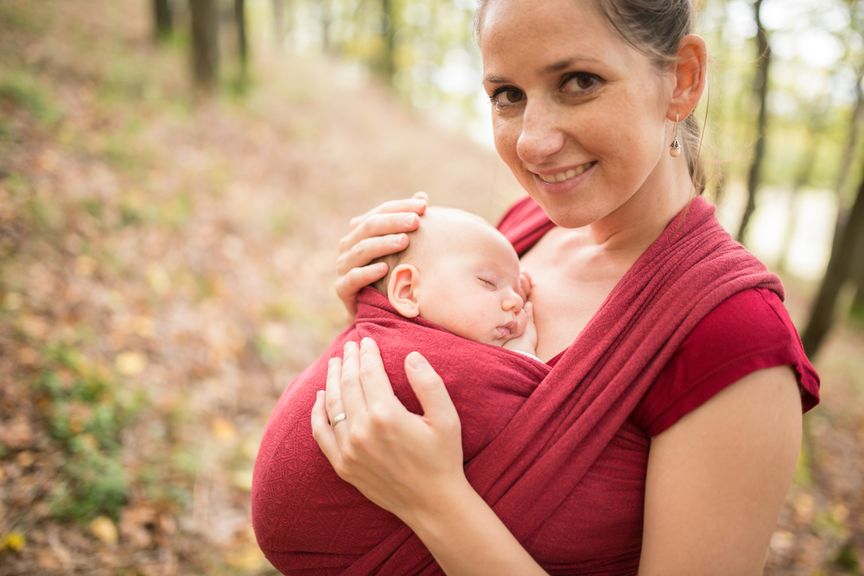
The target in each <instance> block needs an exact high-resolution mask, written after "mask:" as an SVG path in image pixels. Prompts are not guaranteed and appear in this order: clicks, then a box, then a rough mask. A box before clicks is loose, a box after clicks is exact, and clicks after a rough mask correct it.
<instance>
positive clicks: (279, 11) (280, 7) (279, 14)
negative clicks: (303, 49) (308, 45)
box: [272, 0, 285, 49]
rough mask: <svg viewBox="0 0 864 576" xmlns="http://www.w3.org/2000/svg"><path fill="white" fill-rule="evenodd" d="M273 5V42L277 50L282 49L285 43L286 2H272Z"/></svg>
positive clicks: (275, 0)
mask: <svg viewBox="0 0 864 576" xmlns="http://www.w3.org/2000/svg"><path fill="white" fill-rule="evenodd" d="M272 5H273V41H274V42H275V44H276V48H278V49H281V48H282V43H283V42H284V41H285V0H272Z"/></svg>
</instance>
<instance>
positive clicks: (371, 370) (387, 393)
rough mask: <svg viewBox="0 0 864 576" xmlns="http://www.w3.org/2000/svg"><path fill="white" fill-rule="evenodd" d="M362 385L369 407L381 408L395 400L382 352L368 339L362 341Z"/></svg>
mask: <svg viewBox="0 0 864 576" xmlns="http://www.w3.org/2000/svg"><path fill="white" fill-rule="evenodd" d="M360 383H361V385H362V387H363V396H364V397H365V398H366V405H367V406H371V405H372V404H375V405H377V406H380V405H382V404H384V403H387V402H389V401H391V400H392V399H393V396H394V394H393V386H392V385H391V384H390V379H389V378H388V377H387V372H386V371H385V370H384V361H383V360H382V359H381V351H380V350H379V349H378V345H377V344H376V343H375V341H374V340H372V338H368V337H367V338H363V339H362V340H361V341H360Z"/></svg>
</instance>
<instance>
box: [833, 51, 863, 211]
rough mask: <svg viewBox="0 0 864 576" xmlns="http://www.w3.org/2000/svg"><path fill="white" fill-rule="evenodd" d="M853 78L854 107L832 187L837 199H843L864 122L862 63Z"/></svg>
mask: <svg viewBox="0 0 864 576" xmlns="http://www.w3.org/2000/svg"><path fill="white" fill-rule="evenodd" d="M856 72H857V73H856V78H855V105H854V106H853V108H852V118H851V120H850V122H849V131H848V132H847V134H846V144H845V146H844V147H843V156H842V159H841V160H840V166H839V169H838V171H837V182H836V183H835V185H834V190H835V191H836V192H837V198H840V199H842V198H843V192H844V191H845V188H846V181H847V180H848V179H849V172H850V171H851V170H850V169H851V168H852V158H853V155H854V154H855V149H856V148H857V147H858V132H859V131H860V128H861V122H862V120H864V89H862V87H861V83H862V80H864V63H862V65H861V66H859V68H858V70H857V71H856Z"/></svg>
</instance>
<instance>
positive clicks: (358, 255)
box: [336, 212, 420, 274]
mask: <svg viewBox="0 0 864 576" xmlns="http://www.w3.org/2000/svg"><path fill="white" fill-rule="evenodd" d="M419 225H420V217H419V216H418V215H417V214H415V213H414V212H399V213H396V214H375V215H372V216H369V217H367V218H365V219H364V220H363V222H362V223H360V224H359V225H357V226H355V227H354V228H352V229H351V231H350V232H348V234H346V235H345V236H343V237H342V239H340V240H339V246H338V249H339V259H338V260H337V261H336V265H337V268H338V271H339V273H340V274H341V273H344V272H346V271H347V270H348V269H350V268H353V267H355V266H362V265H365V264H368V263H369V262H370V260H371V259H372V258H375V257H377V256H382V255H384V254H392V253H394V252H398V251H399V250H401V249H403V248H404V247H405V246H407V242H406V240H407V238H405V237H404V235H405V233H406V232H412V231H414V230H416V229H417V227H418V226H419ZM368 240H378V242H368Z"/></svg>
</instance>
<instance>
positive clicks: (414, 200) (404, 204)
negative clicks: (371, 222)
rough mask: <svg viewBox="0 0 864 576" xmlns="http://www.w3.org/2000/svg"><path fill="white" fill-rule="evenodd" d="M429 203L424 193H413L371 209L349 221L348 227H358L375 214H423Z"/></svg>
mask: <svg viewBox="0 0 864 576" xmlns="http://www.w3.org/2000/svg"><path fill="white" fill-rule="evenodd" d="M428 202H429V196H428V195H427V194H426V193H425V192H415V193H414V195H413V196H412V197H411V198H400V199H399V200H389V201H387V202H383V203H381V204H379V205H378V206H376V207H374V208H372V209H371V210H369V211H368V212H366V213H365V214H361V215H360V216H355V217H354V218H352V219H351V222H350V223H349V225H350V226H351V227H352V228H354V227H355V226H358V225H360V224H361V223H362V222H363V221H364V220H365V219H367V218H369V217H370V216H372V215H375V214H387V213H393V212H414V213H415V214H423V212H425V211H426V205H427V203H428Z"/></svg>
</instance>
